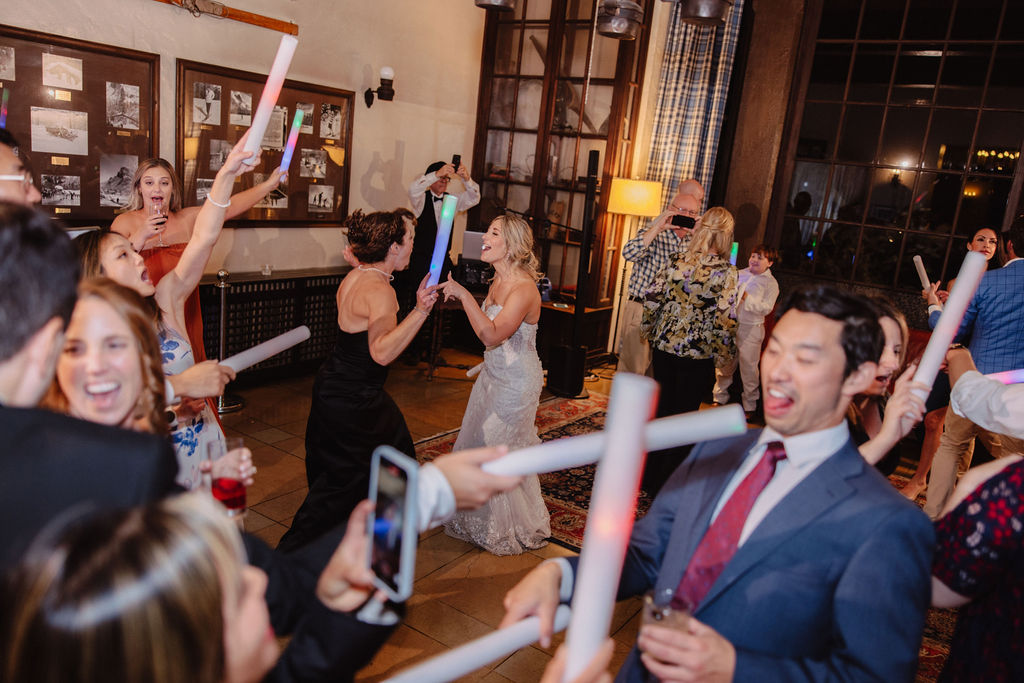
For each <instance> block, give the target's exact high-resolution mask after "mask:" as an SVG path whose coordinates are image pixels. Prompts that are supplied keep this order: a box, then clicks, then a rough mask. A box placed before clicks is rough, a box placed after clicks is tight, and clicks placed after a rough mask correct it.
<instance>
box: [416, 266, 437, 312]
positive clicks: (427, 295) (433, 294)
mask: <svg viewBox="0 0 1024 683" xmlns="http://www.w3.org/2000/svg"><path fill="white" fill-rule="evenodd" d="M429 279H430V273H427V274H426V275H424V276H423V279H422V280H420V286H419V288H418V289H417V290H416V308H417V309H418V310H419V312H420V313H423V314H424V315H430V311H431V310H433V308H434V304H435V303H437V290H438V288H439V287H440V286H441V285H429V286H428V285H427V281H428V280H429Z"/></svg>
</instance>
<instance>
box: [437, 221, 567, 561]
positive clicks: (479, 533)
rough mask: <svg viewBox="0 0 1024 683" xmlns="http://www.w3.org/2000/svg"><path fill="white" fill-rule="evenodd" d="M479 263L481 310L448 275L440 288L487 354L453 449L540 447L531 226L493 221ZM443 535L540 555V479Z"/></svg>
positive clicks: (543, 533) (543, 516)
mask: <svg viewBox="0 0 1024 683" xmlns="http://www.w3.org/2000/svg"><path fill="white" fill-rule="evenodd" d="M480 258H481V259H482V260H483V261H484V262H485V263H489V264H491V265H492V266H494V278H493V279H492V280H491V286H490V289H488V291H487V297H486V298H485V299H484V301H483V305H482V306H481V305H480V304H478V303H477V301H476V298H475V297H474V296H473V295H472V294H471V293H470V292H469V291H467V290H466V288H465V287H463V286H462V285H460V284H459V283H457V282H455V280H453V279H451V276H450V275H449V277H448V281H447V282H445V283H444V284H443V285H442V289H443V291H444V295H445V299H446V300H448V299H457V300H458V301H459V303H461V304H462V308H463V310H465V312H466V316H467V317H468V318H469V324H470V325H471V326H472V327H473V331H474V332H476V335H477V337H479V338H480V341H482V342H483V343H484V346H485V347H486V348H485V351H484V362H483V364H482V366H478V367H481V370H480V376H479V378H477V380H476V383H475V384H474V385H473V391H472V393H471V394H470V397H469V405H468V406H467V407H466V413H465V415H464V416H463V418H462V428H461V430H460V431H459V437H458V439H457V440H456V441H455V447H454V450H461V449H465V448H476V447H479V446H498V445H501V444H506V445H507V446H508V447H509V448H510V449H516V448H523V447H524V446H531V445H533V444H536V443H540V439H539V438H538V436H537V427H536V425H535V424H534V420H535V418H536V414H537V403H538V402H539V401H540V391H541V386H542V385H543V383H544V378H543V371H542V369H541V366H540V359H539V358H538V357H537V345H536V340H537V322H538V321H539V320H540V292H539V291H538V290H537V281H538V280H539V279H540V273H539V272H538V271H537V257H536V256H535V255H534V253H533V234H532V232H531V230H530V226H529V224H528V223H527V222H526V221H524V220H523V219H521V218H518V217H516V216H512V215H506V216H498V217H497V218H495V219H494V220H493V221H491V224H490V226H489V227H488V228H487V232H486V233H485V234H484V237H483V250H482V253H481V256H480ZM445 531H446V532H447V533H448V534H449V535H450V536H454V537H455V538H461V539H463V540H466V541H469V542H471V543H475V544H476V545H479V546H480V547H482V548H484V549H485V550H488V551H490V552H492V553H494V554H495V555H514V554H519V553H522V552H525V551H526V550H529V549H532V548H539V547H540V546H542V545H544V544H545V543H546V539H547V538H548V536H550V535H551V526H550V521H549V518H548V510H547V506H546V505H545V504H544V500H543V499H542V498H541V495H540V480H539V479H538V478H537V475H531V476H529V477H525V478H524V479H523V483H522V484H520V485H519V486H518V487H516V488H515V489H513V490H511V491H509V492H508V493H501V494H498V495H496V496H494V497H492V498H491V499H490V501H489V502H488V503H487V504H486V505H484V506H483V507H482V508H480V509H479V510H474V511H471V512H463V513H459V514H457V515H456V516H455V517H454V518H453V519H452V520H451V521H450V522H448V523H447V524H446V525H445Z"/></svg>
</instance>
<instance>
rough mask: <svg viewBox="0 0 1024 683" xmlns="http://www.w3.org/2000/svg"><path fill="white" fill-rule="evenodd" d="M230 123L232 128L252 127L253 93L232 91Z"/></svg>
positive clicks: (229, 113)
mask: <svg viewBox="0 0 1024 683" xmlns="http://www.w3.org/2000/svg"><path fill="white" fill-rule="evenodd" d="M228 123H230V124H231V125H232V126H251V125H252V93H251V92H244V91H242V90H232V91H231V104H230V110H229V112H228Z"/></svg>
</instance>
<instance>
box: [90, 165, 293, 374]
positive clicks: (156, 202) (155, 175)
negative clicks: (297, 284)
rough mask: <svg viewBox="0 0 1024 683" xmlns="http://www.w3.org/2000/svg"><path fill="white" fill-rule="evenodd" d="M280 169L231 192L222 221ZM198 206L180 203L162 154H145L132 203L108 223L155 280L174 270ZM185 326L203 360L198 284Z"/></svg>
mask: <svg viewBox="0 0 1024 683" xmlns="http://www.w3.org/2000/svg"><path fill="white" fill-rule="evenodd" d="M285 179H286V176H285V174H284V172H283V171H282V170H281V169H280V168H277V169H274V172H273V173H271V174H270V175H269V176H268V177H267V179H266V180H264V181H263V182H262V183H259V184H258V185H255V186H253V187H251V188H249V189H247V190H243V191H242V192H239V193H238V194H236V195H233V196H232V197H231V206H230V207H229V208H228V210H227V211H226V212H225V213H226V215H225V217H224V220H231V219H232V218H236V217H238V216H240V215H242V214H243V213H245V212H246V211H248V210H249V209H251V208H252V207H253V205H254V204H256V202H258V201H260V200H261V199H263V198H264V197H266V196H267V195H268V194H270V193H271V192H272V191H273V190H274V188H276V187H277V186H278V185H279V184H280V183H281V182H282V181H283V180H285ZM199 208H200V207H199V206H187V207H182V191H181V182H180V181H179V180H178V176H177V175H176V174H175V172H174V167H173V166H171V165H170V163H168V162H167V161H165V160H164V159H147V160H145V161H143V162H142V163H141V164H139V168H138V169H137V170H136V171H135V176H134V177H133V178H132V202H131V204H129V205H128V207H127V210H126V211H125V212H124V213H122V214H121V215H119V216H118V217H117V218H115V219H114V222H113V223H112V224H111V225H110V229H111V231H113V232H116V233H120V234H121V235H124V236H125V237H127V238H128V240H129V241H130V242H131V243H132V246H133V247H134V248H135V250H136V251H138V252H139V253H140V254H141V255H142V259H143V261H144V262H145V264H146V268H147V269H148V270H149V277H150V280H151V281H152V283H153V284H154V285H156V284H157V283H158V282H160V278H162V277H163V276H164V275H165V274H166V273H167V272H168V271H170V270H172V269H173V268H174V266H175V265H177V263H178V259H180V258H181V252H182V251H184V249H185V245H186V244H188V240H189V238H190V237H191V236H192V227H193V226H194V225H195V222H196V216H197V215H198V214H199ZM185 327H186V328H187V332H188V338H189V341H190V342H191V344H192V353H193V355H194V356H195V359H196V362H197V363H201V362H202V361H204V360H206V350H205V348H204V346H203V315H202V311H201V309H200V307H199V288H198V287H197V288H196V289H195V291H193V292H192V294H191V295H190V296H189V297H188V300H187V301H186V302H185Z"/></svg>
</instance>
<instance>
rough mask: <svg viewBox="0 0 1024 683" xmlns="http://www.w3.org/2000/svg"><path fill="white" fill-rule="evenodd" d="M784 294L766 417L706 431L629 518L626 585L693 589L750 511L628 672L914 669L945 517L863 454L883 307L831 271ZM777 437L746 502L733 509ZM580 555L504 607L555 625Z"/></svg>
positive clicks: (694, 674)
mask: <svg viewBox="0 0 1024 683" xmlns="http://www.w3.org/2000/svg"><path fill="white" fill-rule="evenodd" d="M783 310H784V313H783V314H782V317H781V318H780V319H779V322H778V323H777V324H776V326H775V328H774V330H773V331H772V335H771V338H770V340H769V342H768V346H767V348H766V349H765V352H764V355H763V356H762V360H761V383H762V388H763V396H764V414H765V421H766V423H767V427H766V428H765V429H764V430H752V431H749V432H747V433H746V434H745V435H743V436H740V437H734V438H729V439H721V440H718V441H711V442H706V443H703V444H700V445H699V446H697V447H696V448H695V449H694V451H693V453H692V454H691V455H690V457H689V458H688V459H687V460H686V462H684V463H683V464H682V465H680V467H679V469H677V470H676V472H675V473H674V474H673V475H672V477H671V478H670V479H669V480H668V482H667V483H666V484H665V487H664V488H663V489H662V490H661V492H660V493H659V494H658V497H657V498H656V499H655V501H654V503H653V505H652V506H651V509H650V511H649V512H648V513H647V515H646V516H645V517H644V518H643V519H642V520H640V521H639V522H637V524H636V526H635V527H634V529H633V535H632V537H631V538H630V543H629V549H628V551H627V554H626V561H625V565H624V566H623V571H622V579H621V581H620V583H619V599H623V598H626V597H629V596H632V595H638V594H640V593H643V592H644V591H646V590H648V589H652V588H653V589H656V590H666V589H667V590H671V591H675V592H676V595H677V596H679V595H681V594H687V591H688V590H689V589H690V588H692V584H691V583H690V582H691V581H692V577H693V576H694V575H695V574H699V573H700V571H701V570H700V569H699V568H700V567H707V565H706V564H702V560H701V559H700V558H701V557H702V553H703V552H704V550H705V549H706V546H707V539H706V538H705V537H706V536H707V537H708V538H712V537H714V536H715V534H714V533H713V532H714V531H715V530H716V529H719V530H720V529H721V528H722V526H721V525H720V521H719V520H720V518H721V519H725V520H726V525H730V524H731V522H730V521H729V520H730V519H732V520H738V521H737V522H736V523H735V524H731V526H732V528H733V529H735V531H736V536H735V537H734V538H735V540H734V542H733V546H732V547H733V548H734V552H733V554H730V555H726V558H727V559H725V560H724V561H722V562H720V563H719V564H718V565H717V567H716V571H718V572H720V573H716V574H713V575H712V576H713V577H714V578H712V579H710V580H709V582H708V583H707V584H706V585H705V588H704V590H703V591H701V592H700V593H699V595H700V597H699V598H698V599H697V601H696V606H695V607H694V608H693V618H692V619H690V621H689V624H688V626H687V628H686V629H685V630H674V629H671V628H667V627H659V626H653V625H645V626H643V627H642V628H641V630H640V634H639V638H638V640H637V646H636V647H634V648H633V650H632V652H630V655H629V658H628V659H627V660H626V662H625V664H624V665H623V667H622V669H621V670H620V671H619V675H618V678H617V679H616V680H618V681H637V682H640V681H646V680H648V678H647V675H648V673H650V674H653V675H654V676H656V677H658V678H659V679H661V680H672V681H696V680H710V681H731V680H737V681H798V680H807V681H823V680H869V679H870V680H879V681H910V680H913V678H914V673H915V669H916V665H917V652H918V647H919V644H920V639H921V632H922V629H923V627H924V615H925V612H926V610H927V608H928V605H929V600H930V596H931V592H930V569H931V559H932V551H933V546H934V542H935V536H934V532H933V530H932V526H931V524H930V523H929V522H928V518H927V517H926V516H925V515H924V514H922V513H921V511H920V510H919V509H917V507H916V506H915V505H914V504H913V503H911V502H910V501H908V500H906V499H904V498H903V497H902V496H901V495H900V494H899V493H898V492H897V491H896V490H895V489H894V488H893V487H892V485H891V484H889V482H888V481H887V480H886V479H885V478H884V477H883V476H882V475H880V474H879V473H878V472H877V471H876V470H875V469H874V468H873V467H871V466H870V465H868V464H867V463H866V462H865V461H864V459H863V458H862V457H861V456H860V454H859V453H858V451H857V447H856V446H855V445H854V444H853V442H852V441H851V440H850V437H849V432H848V429H847V424H846V419H845V414H846V409H847V407H848V405H849V402H850V400H851V398H852V397H853V396H854V395H856V394H857V393H860V392H861V391H863V390H864V389H865V388H866V387H867V386H868V384H869V383H870V382H871V380H872V379H873V378H874V377H875V374H876V364H875V360H876V359H877V358H878V357H879V355H880V352H881V349H882V340H883V335H882V332H881V329H880V328H879V325H878V321H877V312H876V311H875V310H874V308H873V306H872V305H871V304H870V303H869V302H867V301H866V300H864V299H863V298H861V297H858V296H855V295H851V294H846V293H844V292H841V291H839V290H837V289H834V288H831V287H826V286H816V287H810V288H806V289H803V290H798V291H797V292H795V293H794V294H793V295H792V296H791V297H790V299H789V301H788V302H787V304H786V306H784V308H783ZM780 442H781V446H782V447H784V456H783V457H782V459H781V460H778V462H777V464H774V465H773V467H774V472H773V473H769V474H768V475H767V476H766V479H765V481H767V483H766V484H763V488H757V489H756V491H759V493H755V494H753V495H751V496H748V497H747V500H748V501H749V500H752V501H753V502H752V505H751V506H750V507H749V510H745V511H744V512H743V515H742V516H735V515H731V514H730V513H731V512H735V509H736V506H735V504H734V503H735V499H736V498H738V497H741V493H743V492H747V493H749V492H750V491H751V488H748V487H747V484H748V481H749V480H750V478H751V476H752V475H753V474H756V472H757V471H760V470H761V469H762V465H763V464H764V462H765V461H768V460H769V457H768V456H769V455H771V454H772V453H775V454H779V453H780V451H781V449H780V447H779V446H780ZM773 462H774V460H773ZM709 530H710V531H709ZM695 567H696V568H698V569H697V570H696V571H695ZM575 569H576V565H575V562H574V561H566V560H555V561H549V562H546V563H544V564H542V565H540V566H539V567H538V568H537V569H535V570H534V571H533V572H531V573H530V574H529V575H528V576H527V577H526V578H524V579H523V581H521V582H520V583H519V584H518V585H517V586H516V587H515V588H513V589H512V590H511V591H510V592H509V594H508V595H507V596H506V598H505V606H506V608H507V610H508V613H507V614H506V617H505V622H504V623H511V622H514V621H517V620H519V619H521V618H523V617H524V616H527V615H530V614H537V615H539V616H540V617H541V622H542V624H543V625H544V627H543V628H545V629H546V632H545V633H544V637H545V638H549V637H550V629H551V624H552V614H553V612H554V608H555V607H556V606H557V603H558V602H559V600H562V601H566V600H568V599H569V598H570V595H571V592H572V578H573V574H574V572H575ZM504 623H503V625H504ZM542 640H543V639H542Z"/></svg>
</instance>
